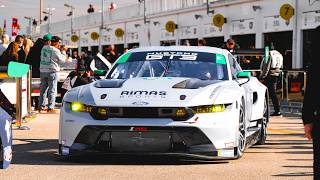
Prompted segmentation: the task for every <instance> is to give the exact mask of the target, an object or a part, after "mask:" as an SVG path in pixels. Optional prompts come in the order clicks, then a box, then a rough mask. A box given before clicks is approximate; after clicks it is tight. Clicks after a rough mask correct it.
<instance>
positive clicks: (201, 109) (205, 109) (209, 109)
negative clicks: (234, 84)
mask: <svg viewBox="0 0 320 180" xmlns="http://www.w3.org/2000/svg"><path fill="white" fill-rule="evenodd" d="M226 106H227V105H225V104H219V105H208V106H197V107H192V108H191V109H192V111H193V113H194V114H203V113H216V112H223V111H224V110H226Z"/></svg>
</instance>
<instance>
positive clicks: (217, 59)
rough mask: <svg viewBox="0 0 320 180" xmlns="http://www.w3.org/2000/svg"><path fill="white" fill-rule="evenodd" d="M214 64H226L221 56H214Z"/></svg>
mask: <svg viewBox="0 0 320 180" xmlns="http://www.w3.org/2000/svg"><path fill="white" fill-rule="evenodd" d="M216 63H217V64H227V61H226V58H225V57H224V55H222V54H216Z"/></svg>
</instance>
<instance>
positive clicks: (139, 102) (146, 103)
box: [132, 101, 149, 106]
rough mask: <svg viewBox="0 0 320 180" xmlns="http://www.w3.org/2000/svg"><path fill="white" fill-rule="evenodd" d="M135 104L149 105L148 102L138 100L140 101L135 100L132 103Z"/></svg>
mask: <svg viewBox="0 0 320 180" xmlns="http://www.w3.org/2000/svg"><path fill="white" fill-rule="evenodd" d="M132 104H133V105H137V106H145V105H148V104H149V103H148V102H143V101H138V102H134V103H132Z"/></svg>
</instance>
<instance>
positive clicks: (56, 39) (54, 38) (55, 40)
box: [51, 36, 61, 42]
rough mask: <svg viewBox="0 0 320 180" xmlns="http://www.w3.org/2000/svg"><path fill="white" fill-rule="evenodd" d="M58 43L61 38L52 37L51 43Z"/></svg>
mask: <svg viewBox="0 0 320 180" xmlns="http://www.w3.org/2000/svg"><path fill="white" fill-rule="evenodd" d="M59 41H61V38H59V37H58V36H52V38H51V42H59Z"/></svg>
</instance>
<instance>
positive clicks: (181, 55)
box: [146, 51, 198, 61]
mask: <svg viewBox="0 0 320 180" xmlns="http://www.w3.org/2000/svg"><path fill="white" fill-rule="evenodd" d="M197 58H198V53H193V52H172V51H170V52H150V53H148V54H147V56H146V60H162V59H170V60H173V59H174V60H185V61H195V60H197Z"/></svg>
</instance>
